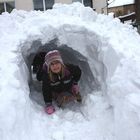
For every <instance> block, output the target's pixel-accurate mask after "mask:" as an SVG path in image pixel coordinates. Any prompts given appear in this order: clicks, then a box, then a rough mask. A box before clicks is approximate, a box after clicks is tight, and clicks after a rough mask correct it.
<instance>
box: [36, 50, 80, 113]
mask: <svg viewBox="0 0 140 140" xmlns="http://www.w3.org/2000/svg"><path fill="white" fill-rule="evenodd" d="M80 77H81V69H80V68H79V67H78V66H75V65H73V64H64V63H63V60H62V57H61V55H60V52H59V51H58V50H53V51H50V52H48V53H47V54H46V56H45V63H44V65H43V68H41V69H39V71H38V72H37V79H38V80H39V81H42V91H43V97H44V101H45V104H46V106H45V111H46V112H47V113H48V114H52V113H54V112H55V108H54V106H53V105H52V100H53V99H55V100H56V101H58V100H59V101H60V99H61V101H62V102H61V104H62V103H63V101H64V97H66V96H67V93H69V94H70V95H71V96H73V97H75V98H76V99H77V101H78V102H81V101H82V99H81V95H80V93H79V86H78V81H79V80H80ZM69 97H70V96H69ZM61 104H60V102H59V105H60V106H61Z"/></svg>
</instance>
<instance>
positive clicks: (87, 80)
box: [22, 39, 101, 105]
mask: <svg viewBox="0 0 140 140" xmlns="http://www.w3.org/2000/svg"><path fill="white" fill-rule="evenodd" d="M57 44H58V40H57V39H54V40H51V41H50V42H49V43H46V44H45V45H42V44H41V42H40V41H34V42H33V43H32V45H31V48H30V50H28V51H26V52H24V51H22V52H23V57H24V59H25V61H26V64H27V66H28V68H29V73H30V79H29V87H30V98H31V99H32V100H34V101H36V102H37V103H39V104H41V105H43V104H44V100H43V97H42V93H41V82H39V81H37V79H36V75H35V74H33V70H32V63H33V60H34V58H35V55H36V54H37V53H39V52H46V53H47V52H49V51H50V50H54V49H57V50H59V51H60V53H61V55H62V58H63V60H64V63H71V64H76V65H78V66H79V67H80V68H81V70H82V76H81V79H80V81H79V85H80V91H81V95H83V96H84V95H86V94H87V93H90V92H91V91H93V90H100V89H101V85H100V83H99V82H98V81H97V79H96V77H95V76H94V75H93V73H92V71H91V69H90V66H89V64H88V60H87V58H86V57H85V56H83V55H82V54H80V53H79V52H78V51H75V50H74V49H72V48H70V47H69V46H68V45H66V44H64V45H57ZM27 52H28V54H27ZM24 53H26V54H24Z"/></svg>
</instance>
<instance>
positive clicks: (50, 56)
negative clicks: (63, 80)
mask: <svg viewBox="0 0 140 140" xmlns="http://www.w3.org/2000/svg"><path fill="white" fill-rule="evenodd" d="M56 60H57V61H59V62H60V63H61V64H63V60H62V57H61V55H60V52H59V51H58V50H53V51H50V52H48V53H47V54H46V56H45V63H46V64H47V65H48V66H49V65H50V64H51V63H52V62H53V61H56Z"/></svg>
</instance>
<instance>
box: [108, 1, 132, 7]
mask: <svg viewBox="0 0 140 140" xmlns="http://www.w3.org/2000/svg"><path fill="white" fill-rule="evenodd" d="M128 4H134V0H109V6H108V7H117V6H122V5H128Z"/></svg>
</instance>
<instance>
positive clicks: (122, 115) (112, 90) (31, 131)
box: [0, 3, 140, 140]
mask: <svg viewBox="0 0 140 140" xmlns="http://www.w3.org/2000/svg"><path fill="white" fill-rule="evenodd" d="M0 21H1V22H0V32H1V37H0V44H1V45H0V49H1V51H0V63H1V65H0V81H1V84H0V102H1V104H0V124H1V126H0V138H1V140H19V139H20V140H29V139H31V140H32V139H33V140H38V139H40V140H46V139H48V140H51V139H52V140H60V139H61V140H64V139H67V140H75V139H81V140H83V139H84V140H85V139H86V140H93V138H94V139H97V140H103V139H108V140H113V139H117V140H121V139H125V140H130V139H133V140H139V139H140V134H139V131H140V126H139V123H140V120H139V119H140V118H139V116H140V110H139V109H140V104H139V101H140V95H139V91H140V90H139V88H140V82H139V78H140V74H139V71H140V65H139V60H140V49H139V44H140V36H139V35H138V34H137V32H136V31H135V30H134V29H133V28H132V26H130V25H123V24H122V23H120V21H119V20H118V19H113V17H111V16H105V15H97V13H95V12H94V11H92V9H90V8H87V7H84V6H83V5H82V4H80V3H73V4H71V5H61V4H56V5H54V8H53V10H48V11H46V12H44V13H43V12H39V11H38V12H37V11H32V12H25V11H16V10H14V11H13V12H12V13H11V14H8V13H3V15H1V16H0ZM55 39H57V42H56V43H57V45H58V46H61V45H62V44H66V45H67V46H68V47H70V48H72V49H73V50H74V51H77V52H79V53H80V54H81V55H82V56H83V57H85V58H86V61H87V63H88V64H89V66H90V70H91V71H92V74H93V75H94V77H95V80H96V81H97V82H98V83H99V85H100V87H101V88H100V89H98V90H93V92H92V93H88V94H87V93H86V94H85V96H84V103H83V105H82V106H81V107H79V108H77V109H76V110H75V111H74V110H70V109H69V108H67V109H65V110H61V109H57V111H56V113H55V114H54V115H52V116H47V115H46V114H45V113H44V111H43V108H42V106H39V105H37V104H36V103H34V102H33V101H32V100H31V99H30V98H29V94H30V89H29V88H30V87H29V84H28V83H29V81H30V69H29V68H30V65H31V62H29V59H28V56H29V55H30V54H31V53H35V52H37V51H38V50H39V49H40V44H41V45H44V44H46V43H49V42H50V41H52V40H55ZM34 44H35V45H34ZM78 57H79V56H77V59H78ZM83 80H84V79H83ZM84 83H85V84H86V81H84ZM84 92H86V91H84ZM83 94H84V93H83ZM75 108H76V106H75ZM85 136H86V137H85Z"/></svg>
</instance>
